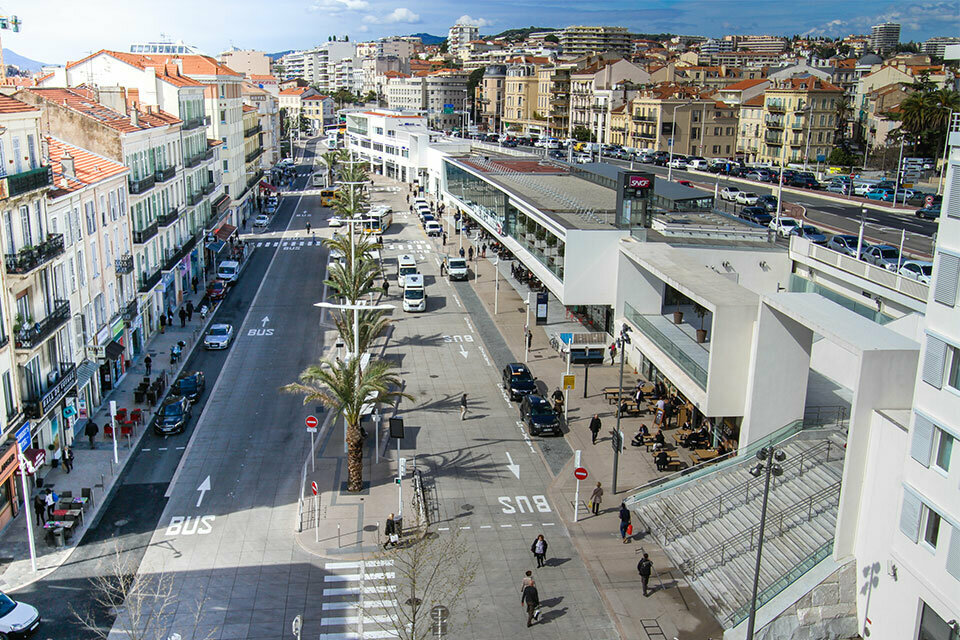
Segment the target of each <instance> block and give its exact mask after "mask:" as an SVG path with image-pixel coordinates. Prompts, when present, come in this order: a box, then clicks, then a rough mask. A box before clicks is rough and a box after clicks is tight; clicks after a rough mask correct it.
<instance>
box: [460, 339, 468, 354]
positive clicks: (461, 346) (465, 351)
mask: <svg viewBox="0 0 960 640" xmlns="http://www.w3.org/2000/svg"><path fill="white" fill-rule="evenodd" d="M460 355H462V356H463V357H464V358H466V357H467V355H468V354H467V350H466V349H464V348H463V343H462V342H461V343H460Z"/></svg>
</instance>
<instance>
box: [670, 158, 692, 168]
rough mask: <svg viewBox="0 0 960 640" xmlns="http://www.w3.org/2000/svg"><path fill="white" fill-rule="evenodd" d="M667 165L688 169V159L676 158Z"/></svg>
mask: <svg viewBox="0 0 960 640" xmlns="http://www.w3.org/2000/svg"><path fill="white" fill-rule="evenodd" d="M667 166H668V167H671V168H672V169H686V168H687V160H686V158H674V159H673V160H671V161H670V162H669V163H668V165H667Z"/></svg>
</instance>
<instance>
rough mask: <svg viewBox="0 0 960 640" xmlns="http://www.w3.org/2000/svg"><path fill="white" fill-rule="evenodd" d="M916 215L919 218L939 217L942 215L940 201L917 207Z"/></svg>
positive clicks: (931, 218) (933, 218) (930, 218)
mask: <svg viewBox="0 0 960 640" xmlns="http://www.w3.org/2000/svg"><path fill="white" fill-rule="evenodd" d="M915 215H916V216H917V217H918V218H924V219H926V220H936V219H937V218H939V217H940V203H937V204H935V205H933V206H930V207H924V208H922V209H917V211H916V214H915Z"/></svg>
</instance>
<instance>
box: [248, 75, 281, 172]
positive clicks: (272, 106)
mask: <svg viewBox="0 0 960 640" xmlns="http://www.w3.org/2000/svg"><path fill="white" fill-rule="evenodd" d="M243 102H244V105H250V106H252V107H255V108H256V110H257V114H258V115H259V119H260V122H259V124H260V132H261V133H260V144H261V147H262V149H263V155H262V156H260V167H261V168H262V169H264V170H268V169H270V168H271V167H273V165H275V164H276V163H277V162H279V161H280V101H279V100H278V99H277V98H276V97H274V96H273V94H271V93H270V92H269V91H267V90H265V89H262V88H260V87H259V86H257V85H254V84H252V83H250V82H244V83H243Z"/></svg>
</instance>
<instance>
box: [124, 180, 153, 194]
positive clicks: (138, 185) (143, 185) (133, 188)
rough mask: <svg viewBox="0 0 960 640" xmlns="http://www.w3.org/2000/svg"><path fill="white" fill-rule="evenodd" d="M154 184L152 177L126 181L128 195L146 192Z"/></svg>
mask: <svg viewBox="0 0 960 640" xmlns="http://www.w3.org/2000/svg"><path fill="white" fill-rule="evenodd" d="M155 183H156V178H154V176H152V175H149V176H145V177H143V178H140V179H139V180H134V179H133V178H128V179H127V184H128V185H129V186H130V193H131V194H133V195H137V194H140V193H144V192H146V191H147V190H148V189H150V188H152V187H153V185H154V184H155Z"/></svg>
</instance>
